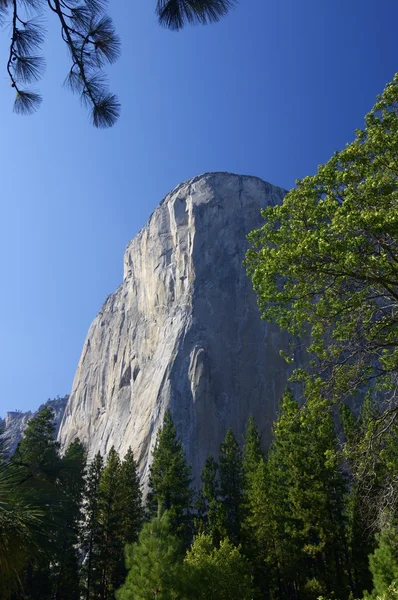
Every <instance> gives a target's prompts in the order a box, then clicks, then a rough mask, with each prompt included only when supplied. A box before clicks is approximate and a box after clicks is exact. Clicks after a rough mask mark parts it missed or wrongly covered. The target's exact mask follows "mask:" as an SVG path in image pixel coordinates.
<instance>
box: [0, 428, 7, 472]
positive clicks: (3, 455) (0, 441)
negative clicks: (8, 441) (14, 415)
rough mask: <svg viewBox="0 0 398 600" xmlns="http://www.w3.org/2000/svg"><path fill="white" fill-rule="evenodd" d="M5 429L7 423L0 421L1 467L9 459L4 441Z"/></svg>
mask: <svg viewBox="0 0 398 600" xmlns="http://www.w3.org/2000/svg"><path fill="white" fill-rule="evenodd" d="M5 429H6V427H5V422H4V421H3V420H2V419H0V465H2V464H4V463H5V461H6V460H7V458H8V457H7V452H6V447H5V439H4V433H5Z"/></svg>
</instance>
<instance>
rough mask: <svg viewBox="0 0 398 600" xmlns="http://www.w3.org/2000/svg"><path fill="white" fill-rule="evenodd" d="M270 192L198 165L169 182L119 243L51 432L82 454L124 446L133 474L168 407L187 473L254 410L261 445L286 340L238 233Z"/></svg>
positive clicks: (279, 194) (253, 220) (270, 200)
mask: <svg viewBox="0 0 398 600" xmlns="http://www.w3.org/2000/svg"><path fill="white" fill-rule="evenodd" d="M285 193H286V192H285V191H284V190H282V189H281V188H278V187H275V186H272V185H270V184H269V183H265V182H264V181H262V180H261V179H258V178H256V177H246V176H245V177H243V176H238V175H231V174H228V173H209V174H205V175H202V176H199V177H196V178H194V179H191V180H190V181H187V182H186V183H183V184H181V185H179V186H178V187H177V188H176V189H174V190H173V191H172V192H170V193H169V194H168V195H167V196H166V198H165V199H164V200H163V201H162V202H161V203H160V204H159V206H158V208H157V209H156V210H155V212H154V213H153V214H152V216H151V217H150V219H149V221H148V223H147V225H146V226H145V227H144V228H143V229H142V230H141V231H140V232H139V233H138V235H137V236H136V237H135V238H134V239H133V240H132V241H131V242H130V243H129V244H128V246H127V249H126V253H125V257H124V280H123V283H122V284H121V285H120V287H119V288H118V289H117V290H116V291H115V292H114V293H113V294H112V295H111V296H109V297H108V298H107V300H106V301H105V303H104V305H103V307H102V308H101V310H100V312H99V314H98V316H97V317H96V318H95V319H94V321H93V323H92V325H91V327H90V329H89V332H88V334H87V339H86V341H85V343H84V347H83V351H82V355H81V358H80V362H79V365H78V368H77V372H76V375H75V379H74V382H73V388H72V393H71V396H70V399H69V402H68V405H67V407H66V411H65V414H64V417H63V421H62V424H61V428H60V431H59V440H60V441H61V443H62V445H63V446H64V447H65V445H67V444H68V443H70V442H71V441H72V440H73V439H74V438H75V437H76V436H78V437H79V438H80V439H81V440H82V441H84V442H86V443H87V444H88V447H89V452H90V456H92V455H93V453H95V452H96V451H98V450H100V451H101V452H102V453H105V454H106V453H107V452H108V451H109V449H110V448H111V446H112V445H114V446H115V448H116V449H117V450H118V451H119V452H120V453H121V455H122V456H123V455H124V454H125V452H126V451H127V449H128V447H129V446H132V448H133V451H134V454H135V457H136V459H137V460H138V464H139V468H140V473H141V476H142V478H143V480H146V478H147V474H148V464H149V462H150V456H151V450H152V448H153V446H154V443H155V440H156V433H157V430H158V428H159V426H160V425H161V423H162V420H163V416H164V413H165V411H166V410H167V409H168V408H170V409H171V411H172V414H173V418H174V422H175V424H176V426H177V430H178V433H179V435H180V437H181V438H182V440H183V444H184V448H185V452H186V456H187V459H188V461H189V462H190V463H191V464H192V468H193V475H194V477H195V478H196V481H198V478H199V474H200V471H201V469H202V466H203V464H204V461H205V459H206V457H207V455H208V454H210V453H211V454H213V455H215V456H217V455H218V452H219V446H220V443H221V441H222V440H223V438H224V436H225V433H226V431H227V429H228V428H229V427H231V428H232V429H233V431H234V433H235V435H236V436H237V438H238V439H239V440H241V439H242V435H243V432H244V428H245V424H246V421H247V418H248V416H249V415H250V414H253V416H254V418H255V419H256V421H257V423H258V425H259V427H260V430H261V432H262V434H263V437H264V440H265V443H267V441H269V439H270V431H271V424H272V420H273V418H274V416H275V412H276V407H277V403H278V401H279V399H280V397H281V394H282V393H283V390H284V388H285V385H286V381H287V377H288V371H287V366H286V363H285V362H284V360H283V359H282V358H281V357H280V355H279V351H280V349H281V348H282V347H285V346H286V344H287V339H286V337H285V336H284V335H282V334H281V333H280V331H279V330H278V328H277V327H276V326H274V325H270V324H268V323H266V322H264V321H261V319H260V316H259V311H258V308H257V303H256V297H255V294H254V292H253V290H252V287H251V281H250V280H249V278H248V277H247V275H246V272H245V268H244V266H243V264H242V262H243V260H244V256H245V252H246V249H247V247H248V242H247V239H246V236H247V234H248V233H249V232H250V231H251V230H253V229H254V228H257V227H259V226H260V225H261V224H262V222H263V221H262V218H261V214H260V211H261V208H263V207H265V206H267V205H275V204H277V203H280V202H281V201H282V199H283V197H284V195H285Z"/></svg>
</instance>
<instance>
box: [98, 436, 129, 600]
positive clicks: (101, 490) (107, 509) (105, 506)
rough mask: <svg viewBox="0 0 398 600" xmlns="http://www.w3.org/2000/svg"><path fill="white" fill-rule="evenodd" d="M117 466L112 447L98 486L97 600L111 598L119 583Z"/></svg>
mask: <svg viewBox="0 0 398 600" xmlns="http://www.w3.org/2000/svg"><path fill="white" fill-rule="evenodd" d="M124 492H125V490H123V488H122V481H121V463H120V459H119V455H118V454H117V452H116V450H115V448H114V447H113V446H112V448H111V449H110V451H109V454H108V457H107V460H106V465H105V468H104V469H103V471H102V473H101V476H100V480H99V485H98V521H99V524H100V532H101V534H100V542H99V556H98V568H99V570H100V578H99V581H98V588H97V586H95V587H96V588H97V592H96V594H97V597H98V598H100V600H108V599H109V598H113V595H114V591H115V590H116V589H117V588H118V587H119V586H120V584H121V583H122V581H123V576H124V569H123V563H122V559H123V547H124V541H125V540H124V531H123V525H124V518H123V499H124V498H123V496H124Z"/></svg>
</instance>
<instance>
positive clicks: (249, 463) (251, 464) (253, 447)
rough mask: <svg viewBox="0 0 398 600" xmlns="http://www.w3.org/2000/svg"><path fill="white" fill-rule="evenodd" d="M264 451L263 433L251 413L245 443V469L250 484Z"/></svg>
mask: <svg viewBox="0 0 398 600" xmlns="http://www.w3.org/2000/svg"><path fill="white" fill-rule="evenodd" d="M263 458H264V453H263V451H262V448H261V435H260V433H259V431H258V429H257V427H256V424H255V422H254V419H253V415H250V417H249V420H248V422H247V426H246V432H245V439H244V445H243V461H242V464H243V470H244V472H245V478H246V481H247V484H246V486H247V485H250V478H251V476H252V475H254V474H255V473H256V471H257V468H258V466H259V464H260V463H261V460H262V459H263Z"/></svg>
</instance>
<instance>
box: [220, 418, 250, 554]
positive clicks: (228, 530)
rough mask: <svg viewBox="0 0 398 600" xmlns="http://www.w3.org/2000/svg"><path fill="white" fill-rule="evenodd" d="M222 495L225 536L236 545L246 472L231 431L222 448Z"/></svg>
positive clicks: (239, 537) (241, 515) (241, 513)
mask: <svg viewBox="0 0 398 600" xmlns="http://www.w3.org/2000/svg"><path fill="white" fill-rule="evenodd" d="M219 460H220V463H219V464H220V466H219V468H220V494H221V500H222V506H223V525H224V530H225V534H226V535H227V537H228V538H229V539H230V540H231V541H232V542H233V543H235V544H239V542H240V540H241V520H242V517H243V489H244V472H243V463H242V452H241V450H240V448H239V445H238V442H237V441H236V438H235V436H234V434H233V432H232V430H231V429H228V431H227V433H226V436H225V438H224V441H223V442H222V444H221V448H220V459H219Z"/></svg>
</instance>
